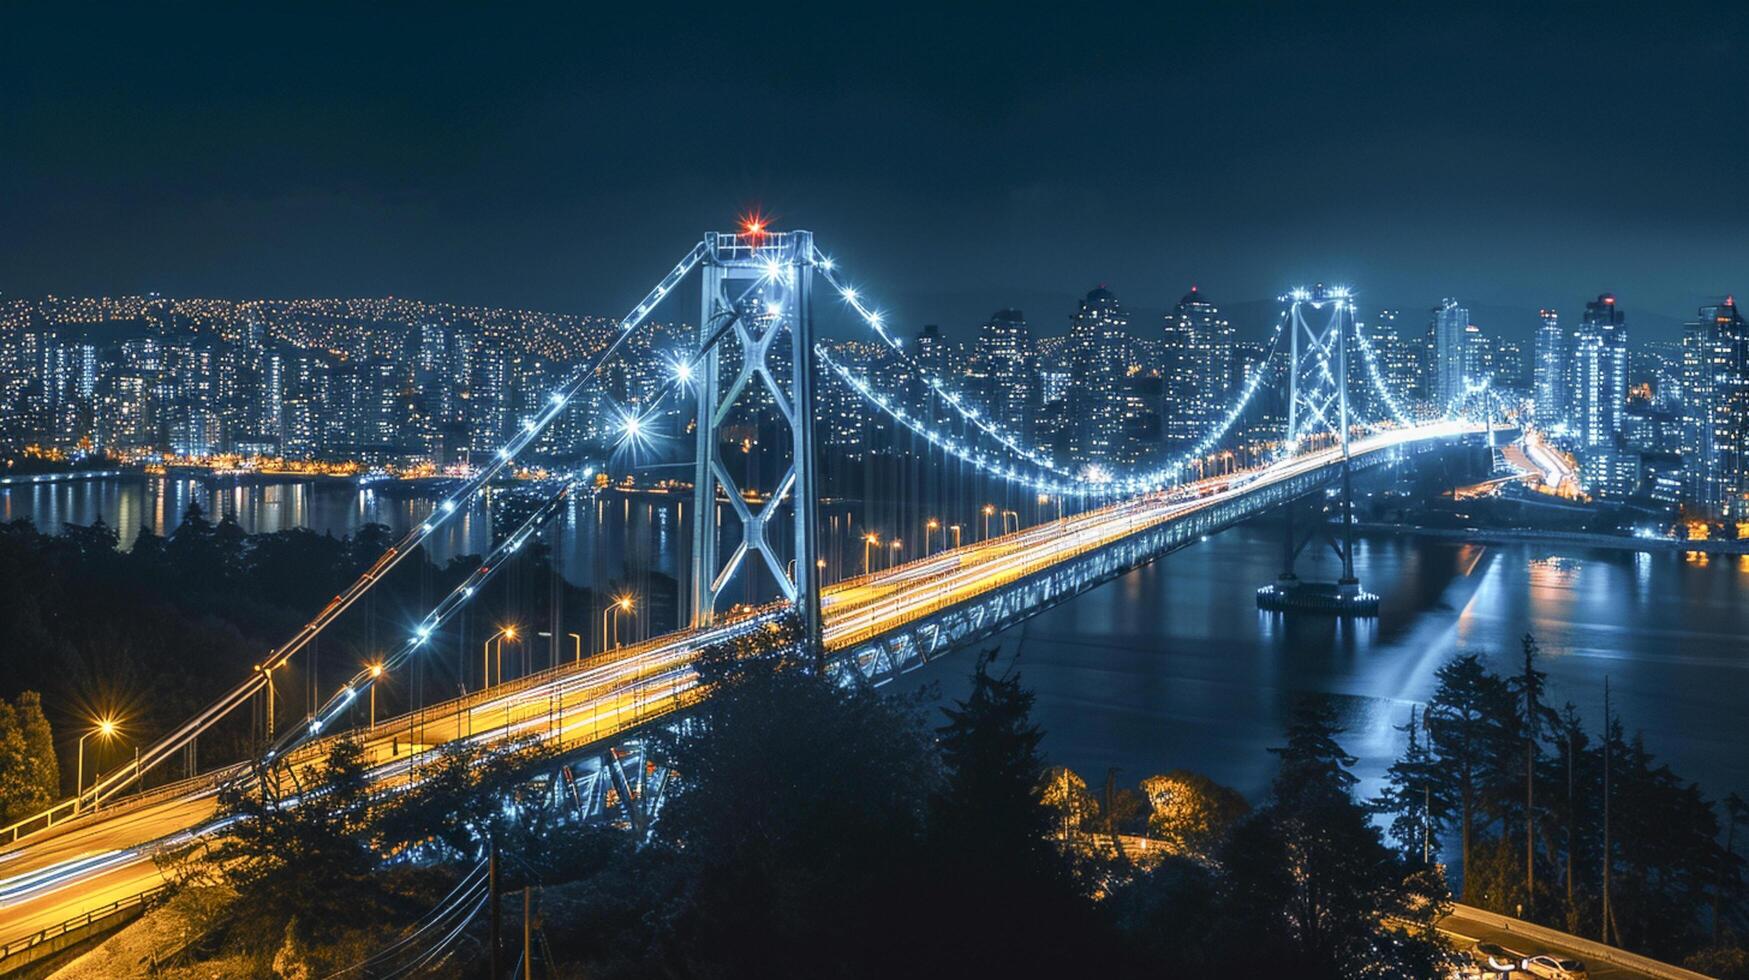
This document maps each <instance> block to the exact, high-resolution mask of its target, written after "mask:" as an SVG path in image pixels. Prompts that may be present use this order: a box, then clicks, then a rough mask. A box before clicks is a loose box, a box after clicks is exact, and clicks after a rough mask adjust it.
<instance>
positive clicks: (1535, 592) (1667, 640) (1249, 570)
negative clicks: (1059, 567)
mask: <svg viewBox="0 0 1749 980" xmlns="http://www.w3.org/2000/svg"><path fill="white" fill-rule="evenodd" d="M1278 535H1279V532H1278V531H1276V530H1275V529H1274V528H1272V527H1269V526H1267V525H1260V524H1252V525H1246V526H1242V527H1238V528H1234V529H1232V530H1230V531H1228V532H1226V533H1224V534H1221V535H1217V536H1216V537H1214V538H1212V539H1210V540H1209V541H1206V542H1203V543H1201V544H1198V545H1195V546H1193V547H1190V548H1187V549H1185V550H1184V551H1181V552H1178V553H1176V554H1174V555H1171V556H1169V557H1167V558H1165V559H1163V560H1162V561H1159V562H1156V563H1154V564H1153V565H1150V566H1148V567H1146V568H1142V569H1138V570H1137V571H1135V572H1132V573H1130V574H1128V575H1126V576H1124V577H1123V578H1121V579H1118V580H1116V581H1114V582H1111V583H1109V584H1107V585H1105V586H1103V587H1101V588H1099V589H1096V590H1094V591H1092V592H1089V593H1087V594H1086V595H1083V596H1081V597H1079V598H1077V599H1075V600H1074V601H1072V602H1069V603H1066V604H1065V605H1063V606H1059V607H1057V608H1055V609H1051V610H1049V611H1047V612H1045V613H1042V614H1041V615H1039V616H1037V617H1034V618H1033V619H1032V620H1030V621H1028V622H1027V623H1025V624H1023V625H1021V626H1018V627H1015V628H1013V629H1011V630H1009V631H1008V632H1007V633H1006V634H1004V635H1003V636H1002V638H1001V639H1002V646H1003V658H1002V663H1003V664H1004V665H1006V664H1010V663H1015V662H1017V663H1018V669H1019V670H1020V672H1021V674H1022V676H1023V678H1024V679H1025V682H1026V684H1027V686H1029V687H1031V688H1032V689H1033V690H1034V691H1036V692H1037V695H1038V704H1037V709H1036V712H1035V718H1036V719H1037V721H1038V722H1039V723H1040V725H1041V726H1043V727H1044V728H1045V730H1046V731H1047V733H1048V734H1047V737H1046V740H1045V750H1046V752H1047V753H1048V754H1049V755H1050V756H1051V758H1052V760H1053V761H1055V762H1058V763H1061V764H1064V765H1068V766H1070V767H1072V768H1074V769H1075V770H1076V771H1077V772H1079V773H1081V774H1082V775H1083V776H1084V777H1086V778H1087V779H1088V781H1089V782H1093V783H1097V782H1099V781H1102V780H1103V779H1104V776H1105V771H1106V768H1107V767H1112V766H1115V767H1117V768H1118V769H1119V770H1120V775H1119V779H1120V781H1121V782H1125V783H1133V782H1135V781H1137V780H1139V779H1141V778H1142V777H1144V776H1146V775H1149V774H1151V773H1155V772H1162V771H1165V770H1167V769H1172V768H1185V769H1193V770H1198V771H1202V772H1205V773H1208V774H1209V775H1210V776H1212V777H1214V778H1215V779H1216V780H1218V781H1220V782H1223V783H1227V784H1229V785H1232V786H1234V787H1236V788H1238V789H1239V790H1241V791H1242V792H1244V793H1245V794H1246V795H1247V796H1249V797H1251V798H1253V799H1256V798H1258V797H1260V796H1261V795H1262V794H1263V793H1264V791H1265V790H1266V789H1267V786H1268V782H1269V779H1270V778H1271V776H1272V775H1273V774H1274V771H1275V764H1274V758H1273V757H1272V756H1271V755H1270V754H1269V753H1268V752H1267V751H1266V749H1267V748H1268V747H1269V746H1271V745H1275V744H1279V737H1280V732H1281V728H1282V725H1283V723H1284V721H1285V719H1286V717H1287V713H1288V709H1289V707H1290V706H1291V705H1292V703H1293V701H1294V700H1295V698H1297V697H1299V696H1301V695H1304V694H1312V695H1321V696H1327V697H1329V698H1330V699H1331V700H1332V701H1333V702H1334V703H1335V704H1336V705H1337V706H1338V710H1339V712H1340V715H1341V718H1342V723H1343V724H1344V725H1345V726H1346V727H1347V728H1348V733H1347V734H1346V735H1345V736H1343V738H1342V742H1343V744H1344V745H1345V746H1346V747H1347V748H1348V750H1349V751H1350V752H1351V753H1353V754H1354V755H1355V756H1357V757H1358V759H1359V761H1358V763H1357V765H1356V772H1357V774H1358V775H1359V776H1360V777H1361V785H1360V791H1361V792H1363V793H1366V794H1370V793H1372V792H1374V791H1376V789H1377V788H1378V785H1379V782H1380V780H1381V779H1382V777H1383V773H1384V770H1385V768H1386V767H1387V766H1389V765H1390V763H1391V761H1392V759H1393V758H1394V757H1395V756H1396V755H1397V753H1398V752H1399V751H1400V750H1401V747H1402V739H1403V736H1402V734H1401V733H1399V732H1396V731H1394V730H1393V726H1397V725H1402V724H1403V723H1404V722H1405V721H1407V719H1408V717H1409V713H1410V709H1411V707H1412V706H1414V705H1418V704H1420V703H1422V702H1423V701H1424V700H1425V699H1426V697H1427V696H1428V695H1429V694H1430V693H1431V692H1432V690H1433V688H1434V685H1435V679H1434V672H1435V671H1436V670H1438V669H1439V667H1440V666H1441V665H1442V664H1444V663H1446V662H1447V661H1449V660H1450V659H1451V657H1452V656H1454V655H1455V654H1457V653H1460V652H1461V653H1479V654H1482V655H1483V656H1484V659H1485V661H1486V662H1487V663H1488V664H1489V665H1490V666H1491V667H1492V668H1493V669H1494V670H1496V671H1501V672H1509V671H1512V670H1515V669H1516V668H1517V665H1518V659H1519V657H1520V652H1519V651H1520V637H1522V636H1523V635H1524V634H1525V633H1526V632H1527V631H1528V632H1530V633H1533V634H1535V636H1536V637H1537V640H1538V642H1539V643H1540V645H1541V647H1542V650H1543V653H1544V656H1543V658H1542V661H1541V663H1542V667H1543V669H1545V670H1546V671H1547V672H1548V675H1549V684H1550V692H1551V696H1552V698H1553V699H1554V700H1555V702H1556V703H1557V704H1559V703H1562V702H1565V701H1572V702H1573V703H1574V704H1575V705H1577V706H1578V708H1579V709H1580V712H1581V714H1582V715H1583V717H1584V718H1585V720H1586V722H1587V723H1588V724H1589V725H1590V727H1591V728H1592V730H1593V731H1597V730H1599V728H1600V720H1601V718H1602V704H1603V683H1604V678H1605V677H1606V676H1607V677H1608V678H1609V679H1610V689H1611V697H1612V704H1613V707H1614V710H1615V711H1616V712H1617V713H1619V715H1620V717H1621V718H1622V720H1623V723H1624V724H1625V725H1626V727H1627V729H1628V731H1629V732H1632V731H1634V730H1636V729H1637V730H1640V731H1642V732H1644V734H1645V737H1646V742H1647V746H1648V748H1650V749H1651V750H1652V751H1653V752H1654V753H1655V754H1656V755H1658V756H1659V757H1661V758H1662V759H1664V760H1665V761H1667V762H1669V763H1670V765H1671V767H1672V768H1673V769H1674V770H1675V771H1676V772H1677V773H1678V774H1679V775H1681V776H1682V777H1683V778H1685V779H1688V780H1692V781H1696V782H1699V783H1700V784H1701V786H1702V788H1703V790H1705V791H1706V793H1707V794H1708V795H1709V796H1711V797H1714V798H1716V797H1719V796H1722V795H1724V794H1725V793H1726V792H1729V791H1733V790H1735V791H1738V792H1743V791H1746V790H1749V756H1746V755H1745V753H1744V752H1743V745H1744V744H1745V742H1746V741H1749V721H1746V720H1745V717H1744V715H1743V704H1744V697H1745V695H1746V694H1749V558H1729V559H1719V558H1713V559H1712V560H1710V561H1704V562H1703V561H1701V560H1700V559H1698V558H1697V559H1693V560H1691V559H1689V558H1686V557H1685V556H1683V555H1681V554H1657V555H1652V554H1640V553H1634V552H1618V551H1608V550H1594V549H1584V548H1572V547H1568V546H1548V545H1537V544H1524V543H1516V544H1511V545H1494V544H1489V545H1480V544H1464V543H1461V542H1454V541H1448V540H1436V539H1427V538H1414V537H1409V536H1399V535H1379V536H1368V537H1362V538H1360V539H1359V540H1357V542H1356V548H1355V564H1356V570H1357V573H1358V574H1359V576H1360V578H1361V581H1362V582H1363V583H1365V585H1366V586H1367V587H1368V588H1369V589H1370V590H1372V591H1375V592H1378V593H1380V594H1381V595H1382V596H1383V597H1384V602H1383V606H1382V608H1381V610H1380V615H1379V617H1378V619H1377V620H1376V621H1368V620H1358V621H1352V622H1349V623H1342V622H1339V621H1336V620H1333V619H1329V618H1320V617H1289V618H1285V619H1284V618H1283V617H1282V616H1280V615H1279V614H1271V613H1262V612H1259V611H1258V610H1257V608H1256V605H1255V600H1254V598H1253V590H1254V589H1255V588H1256V587H1257V586H1258V585H1260V584H1263V583H1265V582H1268V581H1269V580H1270V579H1271V578H1272V577H1273V576H1274V574H1275V572H1276V571H1277V567H1276V566H1277V559H1278V555H1279V548H1280V543H1279V537H1278ZM1309 550H1310V549H1308V551H1309ZM1324 557H1325V558H1326V559H1328V560H1327V561H1323V562H1318V563H1316V564H1317V565H1321V566H1323V567H1322V568H1321V570H1320V572H1321V574H1322V575H1323V576H1325V577H1329V578H1334V576H1335V571H1334V559H1333V558H1329V553H1328V551H1326V552H1325V553H1324ZM1301 575H1302V576H1307V568H1306V566H1302V568H1301ZM1016 658H1017V660H1016ZM963 673H964V670H963V669H956V668H955V667H954V666H952V665H942V666H941V667H938V668H937V671H936V675H935V678H934V679H936V680H938V681H940V682H941V684H942V687H943V693H944V695H947V696H957V695H959V694H962V693H963V692H964V690H965V688H966V685H965V683H964V680H963V676H962V675H963Z"/></svg>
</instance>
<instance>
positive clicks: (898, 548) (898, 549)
mask: <svg viewBox="0 0 1749 980" xmlns="http://www.w3.org/2000/svg"><path fill="white" fill-rule="evenodd" d="M888 547H890V548H892V549H893V557H891V558H889V559H887V567H888V568H892V567H893V566H894V565H897V564H898V563H899V556H901V555H903V554H904V553H905V542H903V541H900V540H899V539H898V538H894V539H893V540H892V541H891V542H890V543H889V544H888Z"/></svg>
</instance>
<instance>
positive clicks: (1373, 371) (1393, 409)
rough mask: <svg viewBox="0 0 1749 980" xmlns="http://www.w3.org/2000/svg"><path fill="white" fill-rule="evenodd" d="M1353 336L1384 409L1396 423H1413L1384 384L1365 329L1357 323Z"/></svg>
mask: <svg viewBox="0 0 1749 980" xmlns="http://www.w3.org/2000/svg"><path fill="white" fill-rule="evenodd" d="M1351 310H1352V307H1351ZM1354 336H1355V338H1356V339H1357V340H1358V341H1359V342H1360V343H1359V344H1358V346H1359V347H1360V358H1361V361H1362V363H1364V364H1365V365H1366V374H1367V378H1368V379H1369V380H1371V381H1372V387H1373V391H1375V392H1377V393H1378V396H1379V398H1380V399H1381V400H1383V401H1384V403H1385V410H1386V411H1388V412H1390V413H1391V418H1392V419H1394V420H1395V421H1396V423H1397V424H1398V425H1402V426H1409V425H1414V424H1415V423H1414V422H1413V421H1412V420H1411V419H1410V417H1409V413H1408V412H1405V411H1403V406H1402V403H1400V402H1398V401H1397V399H1396V397H1395V396H1394V395H1392V394H1391V389H1390V386H1389V385H1387V384H1385V381H1384V378H1383V376H1382V375H1381V374H1380V372H1379V365H1378V355H1377V353H1376V352H1375V351H1374V350H1373V346H1372V341H1370V340H1368V339H1366V331H1364V330H1362V329H1360V327H1359V326H1358V325H1357V326H1356V327H1355V328H1354Z"/></svg>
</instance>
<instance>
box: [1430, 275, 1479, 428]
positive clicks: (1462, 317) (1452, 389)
mask: <svg viewBox="0 0 1749 980" xmlns="http://www.w3.org/2000/svg"><path fill="white" fill-rule="evenodd" d="M1469 326H1470V311H1469V310H1468V309H1467V308H1465V307H1462V306H1459V305H1458V301H1457V300H1455V299H1445V300H1442V301H1441V302H1440V304H1439V305H1438V306H1436V307H1434V308H1433V319H1432V321H1431V322H1430V323H1429V324H1428V329H1427V334H1428V340H1429V344H1428V353H1429V359H1428V363H1429V368H1430V373H1431V380H1432V383H1431V384H1430V385H1429V386H1428V387H1429V393H1430V394H1431V396H1432V400H1433V403H1434V405H1435V406H1436V407H1438V408H1440V409H1441V410H1443V409H1446V408H1448V407H1450V406H1451V405H1453V404H1455V403H1456V402H1458V401H1459V400H1460V399H1462V398H1463V395H1464V366H1465V363H1464V362H1465V358H1466V355H1467V354H1468V350H1467V347H1466V345H1465V343H1464V341H1465V338H1466V336H1467V333H1468V330H1469Z"/></svg>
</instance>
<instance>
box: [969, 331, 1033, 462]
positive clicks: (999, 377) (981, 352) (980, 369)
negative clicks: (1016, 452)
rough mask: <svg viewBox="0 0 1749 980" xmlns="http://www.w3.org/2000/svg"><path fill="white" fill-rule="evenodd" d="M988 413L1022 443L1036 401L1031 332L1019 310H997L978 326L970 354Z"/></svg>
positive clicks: (1024, 439)
mask: <svg viewBox="0 0 1749 980" xmlns="http://www.w3.org/2000/svg"><path fill="white" fill-rule="evenodd" d="M972 360H973V363H974V364H975V365H976V373H977V374H979V375H981V381H982V383H983V395H984V405H985V407H986V409H987V410H988V411H989V413H990V416H991V418H992V419H994V420H995V421H996V422H997V423H998V424H999V425H1001V426H1002V427H1003V428H1005V429H1007V430H1008V432H1009V434H1010V435H1012V436H1014V437H1015V438H1016V439H1019V440H1021V441H1022V442H1023V443H1024V442H1026V441H1027V440H1029V439H1030V437H1031V433H1030V431H1029V430H1030V424H1029V423H1030V422H1031V419H1032V410H1033V407H1034V406H1035V405H1037V403H1038V398H1037V395H1038V393H1037V386H1036V383H1035V381H1036V373H1037V372H1036V367H1035V358H1034V355H1033V347H1032V334H1030V333H1029V332H1028V331H1027V329H1026V316H1025V314H1023V313H1021V312H1020V311H1019V310H997V311H996V312H995V313H993V314H991V316H990V319H988V320H986V321H985V322H984V325H983V326H982V327H980V328H979V329H978V344H977V349H976V351H975V353H974V355H973V358H972Z"/></svg>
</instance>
